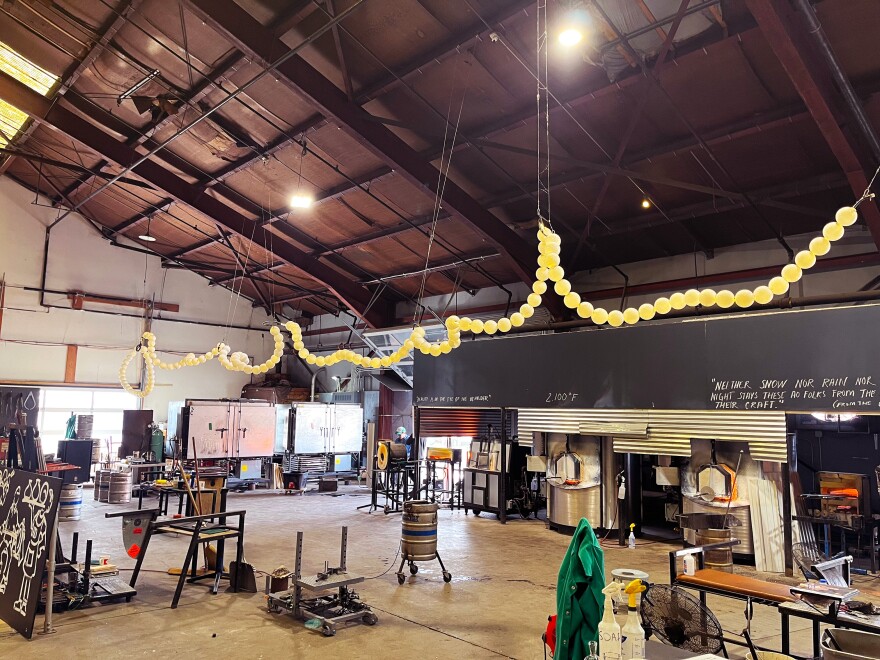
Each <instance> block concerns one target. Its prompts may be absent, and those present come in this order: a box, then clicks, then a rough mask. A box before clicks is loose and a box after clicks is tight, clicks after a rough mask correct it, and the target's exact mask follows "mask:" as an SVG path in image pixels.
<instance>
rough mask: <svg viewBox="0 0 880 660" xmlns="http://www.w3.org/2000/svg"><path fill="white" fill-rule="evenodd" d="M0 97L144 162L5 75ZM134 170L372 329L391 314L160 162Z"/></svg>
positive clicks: (0, 78) (122, 158) (118, 155)
mask: <svg viewBox="0 0 880 660" xmlns="http://www.w3.org/2000/svg"><path fill="white" fill-rule="evenodd" d="M0 98H2V99H4V100H5V101H6V102H7V103H10V104H12V105H13V106H15V107H16V108H18V109H19V110H21V111H22V112H25V113H27V114H28V115H30V116H31V117H33V118H34V119H36V120H38V121H41V122H43V123H44V124H47V125H48V126H50V127H52V128H54V129H55V130H58V131H60V132H61V133H63V134H65V135H67V136H68V137H70V138H71V139H73V140H75V141H77V142H79V143H80V144H82V145H83V146H85V147H87V148H89V149H92V150H94V151H95V152H96V153H98V154H99V155H101V156H102V157H104V158H106V159H107V160H109V161H112V162H114V163H117V164H119V165H121V166H122V167H127V166H128V165H129V164H131V163H136V162H137V161H138V160H140V158H141V157H140V154H138V153H137V152H136V151H134V150H133V149H132V148H131V147H129V146H127V145H125V144H123V143H121V142H119V141H117V140H115V139H113V138H112V137H111V136H110V135H108V134H106V133H105V132H104V131H102V130H101V129H100V128H98V127H97V126H95V125H94V124H92V123H91V122H89V121H87V120H85V119H83V118H81V117H79V116H78V115H76V114H75V113H73V112H71V111H70V110H67V109H66V108H65V107H63V106H62V105H61V104H58V103H54V102H53V101H51V100H49V99H47V98H45V97H43V96H42V95H40V94H38V93H37V92H35V91H33V90H31V89H30V88H29V87H27V86H26V85H24V84H22V83H20V82H18V81H17V80H15V79H14V78H12V77H11V76H9V75H7V74H5V73H2V72H0ZM132 171H133V172H134V173H135V174H136V175H137V176H139V177H142V178H143V179H144V180H146V181H148V182H149V183H151V184H152V185H153V186H155V187H156V188H157V189H160V190H164V191H165V192H166V194H167V195H168V196H169V197H171V198H172V199H174V200H176V201H178V202H180V203H182V204H186V205H187V206H190V207H192V208H193V209H195V210H197V211H199V212H200V213H204V214H205V215H207V216H208V217H210V218H212V219H213V220H214V221H215V222H217V223H219V224H221V225H223V226H224V227H225V228H226V229H228V230H230V231H232V232H234V233H236V234H238V235H240V236H243V237H244V238H246V239H249V240H251V241H253V242H254V243H255V244H256V245H260V246H268V245H270V244H272V247H273V249H272V252H273V253H274V254H275V255H276V256H277V257H278V258H280V259H282V260H284V261H286V262H287V263H289V264H290V265H291V266H294V267H295V268H297V269H299V270H301V271H302V272H303V273H305V274H306V275H307V276H308V277H310V278H312V279H314V280H315V281H317V282H320V283H321V284H323V285H324V286H326V287H327V288H328V289H330V290H331V291H332V292H333V293H334V294H335V295H336V296H337V297H338V298H339V299H340V300H342V301H343V302H344V303H345V304H346V305H347V306H348V307H350V308H351V309H352V311H353V312H354V313H355V314H357V315H358V316H359V317H361V318H362V320H364V321H365V322H366V323H367V324H368V325H370V326H372V327H381V326H382V325H383V324H384V323H385V321H386V319H387V318H388V317H389V316H390V312H391V309H390V305H387V304H386V303H385V301H378V302H377V301H374V300H372V296H371V295H370V292H369V291H368V290H367V289H366V288H364V287H362V286H360V285H358V284H356V283H354V282H352V281H351V279H350V278H348V277H346V276H344V275H342V274H340V273H339V272H338V271H336V270H335V269H333V268H331V267H330V266H328V265H326V264H324V263H322V262H320V261H318V260H317V259H315V258H313V257H311V256H309V255H308V254H307V253H305V252H303V251H302V250H300V249H298V248H296V247H295V246H293V245H291V244H289V243H284V244H280V243H279V242H278V241H272V237H271V235H270V234H269V233H268V232H267V231H266V230H265V229H264V228H263V227H260V226H258V223H257V222H255V221H254V220H251V219H250V218H247V217H245V216H243V215H242V214H240V213H238V212H237V211H235V210H234V209H233V208H231V207H229V206H227V205H226V204H224V203H223V202H221V201H220V200H218V199H216V198H214V197H211V196H209V195H204V194H201V193H200V192H199V190H198V189H197V188H194V187H193V186H192V185H191V184H190V183H189V182H187V181H186V180H184V179H182V178H180V177H179V176H177V175H176V174H174V173H173V172H170V171H168V170H167V169H166V168H164V167H162V166H161V165H159V164H158V163H155V162H153V161H150V160H147V161H144V162H142V163H140V164H139V165H137V166H136V167H135V168H134V169H133V170H132Z"/></svg>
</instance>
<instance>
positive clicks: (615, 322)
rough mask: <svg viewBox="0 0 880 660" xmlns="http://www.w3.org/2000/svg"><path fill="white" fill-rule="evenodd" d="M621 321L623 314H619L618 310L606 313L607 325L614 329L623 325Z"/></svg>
mask: <svg viewBox="0 0 880 660" xmlns="http://www.w3.org/2000/svg"><path fill="white" fill-rule="evenodd" d="M623 321H624V318H623V312H621V311H620V310H619V309H615V310H612V311H610V312H608V325H610V326H612V327H614V328H619V327H620V326H622V325H623Z"/></svg>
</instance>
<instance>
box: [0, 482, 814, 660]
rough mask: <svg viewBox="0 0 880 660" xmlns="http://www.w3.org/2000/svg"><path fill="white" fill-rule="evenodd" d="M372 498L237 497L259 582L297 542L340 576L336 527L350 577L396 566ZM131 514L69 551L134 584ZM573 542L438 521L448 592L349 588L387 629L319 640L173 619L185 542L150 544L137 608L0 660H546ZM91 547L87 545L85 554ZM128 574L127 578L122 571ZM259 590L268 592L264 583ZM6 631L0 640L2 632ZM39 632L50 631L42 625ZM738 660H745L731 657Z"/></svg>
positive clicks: (725, 616) (656, 559) (69, 616)
mask: <svg viewBox="0 0 880 660" xmlns="http://www.w3.org/2000/svg"><path fill="white" fill-rule="evenodd" d="M368 498H369V493H368V491H367V490H366V489H365V488H362V487H359V486H350V487H347V488H344V489H343V490H342V492H341V493H340V494H337V495H335V496H333V495H327V494H318V493H310V494H308V495H306V496H302V497H300V496H284V495H282V494H279V493H277V492H272V491H268V492H267V491H256V492H251V493H245V494H231V495H230V497H229V506H228V508H229V510H230V511H231V510H238V509H246V510H247V523H246V539H245V548H246V559H247V561H249V562H250V563H251V564H253V565H254V566H255V567H256V568H257V569H258V570H262V571H271V570H273V569H275V568H277V567H278V566H280V565H282V564H283V565H285V566H287V567H289V568H292V564H293V550H294V543H295V535H296V531H297V530H303V531H304V532H305V534H306V535H305V552H304V554H305V561H304V567H303V568H304V571H305V572H306V573H316V572H317V571H318V570H319V569H322V568H323V565H324V560H325V559H326V560H329V561H330V563H331V565H336V564H338V557H339V545H338V544H339V535H340V526H341V525H343V524H347V525H348V527H349V552H348V568H349V571H351V572H355V573H360V574H362V575H366V576H376V575H379V574H381V573H383V572H385V571H386V569H388V568H389V565H390V563H391V562H392V561H393V560H394V557H395V554H396V552H397V548H398V540H399V536H400V516H399V515H393V514H392V515H388V516H385V515H383V514H382V513H373V514H367V513H366V512H365V511H358V510H357V509H356V507H357V506H359V505H361V504H364V503H366V502H368V501H369V499H368ZM128 508H133V507H131V506H129V505H108V504H99V503H97V502H94V501H93V500H92V499H91V491H86V505H85V508H84V511H83V519H82V520H81V521H79V522H68V523H62V524H61V532H60V535H61V538H62V541H63V543H64V547H65V548H69V547H70V538H71V534H72V532H73V531H74V530H77V531H79V532H80V536H81V539H83V538H86V537H91V538H93V539H94V540H95V553H96V554H107V555H109V556H110V557H111V561H112V562H113V563H116V564H117V565H119V566H120V567H121V568H123V572H122V575H123V576H129V575H130V569H131V567H133V565H134V561H133V560H131V559H129V558H128V557H127V556H126V555H125V553H124V550H123V547H122V538H121V532H120V521H119V519H110V520H107V519H105V518H104V513H106V512H111V511H117V510H125V509H128ZM568 543H569V538H568V537H566V536H563V535H561V534H557V533H555V532H551V531H549V530H548V529H546V528H545V526H544V524H543V522H539V521H534V520H531V521H523V520H520V519H519V518H514V519H513V520H511V521H510V522H508V524H507V525H506V526H502V525H500V524H499V523H498V522H497V521H496V520H495V517H494V516H487V514H483V515H482V516H481V517H478V518H475V517H474V516H473V515H465V513H464V512H463V511H449V510H442V511H441V513H440V529H439V549H440V552H441V555H442V557H443V558H444V561H445V563H446V566H447V569H448V570H449V571H450V572H451V573H453V576H454V577H453V580H452V582H451V583H450V584H445V583H444V582H443V580H442V576H441V574H440V567H439V565H438V564H437V563H436V562H427V563H423V564H421V565H420V572H419V574H418V575H417V576H415V577H412V578H409V579H408V581H407V583H406V584H405V585H403V586H398V584H397V578H396V576H395V574H394V572H395V570H396V565H395V566H394V567H393V568H391V569H390V570H389V571H388V573H387V574H386V575H383V576H381V577H377V578H375V579H370V580H367V581H366V582H365V583H364V584H362V585H359V586H360V588H358V587H355V588H356V589H357V591H358V592H359V593H360V594H361V596H362V598H363V600H364V601H366V602H367V603H369V604H370V605H372V606H373V608H374V611H375V612H376V613H377V614H378V616H379V624H378V625H377V626H375V627H367V626H362V625H354V626H351V627H349V628H347V629H344V630H341V631H340V632H339V634H338V635H337V636H336V637H333V638H324V637H323V636H322V635H321V634H319V633H316V632H312V631H309V630H307V629H305V628H304V627H303V625H302V623H300V622H298V621H295V620H294V619H292V618H291V617H289V616H284V615H270V614H267V613H266V609H265V598H264V596H263V594H262V593H259V594H226V593H224V592H223V591H222V588H221V592H220V593H219V594H218V595H216V596H212V595H211V594H210V592H209V591H208V588H207V587H205V586H201V585H187V586H186V587H185V588H184V591H183V595H182V598H181V602H180V606H179V607H178V609H176V610H172V609H170V608H169V605H170V601H171V596H172V594H173V591H174V587H175V584H176V578H175V577H172V576H169V575H167V574H166V569H167V568H168V567H170V566H175V565H177V566H179V565H180V563H182V560H183V555H184V552H185V544H186V541H185V539H184V538H182V537H173V536H164V537H157V538H156V539H154V541H153V542H152V543H151V546H150V548H149V551H148V556H147V559H146V562H145V567H146V569H148V571H147V572H144V573H142V574H141V577H140V579H139V583H138V586H137V588H138V590H139V591H138V595H137V596H136V597H135V598H134V600H133V601H132V602H131V603H127V604H126V603H125V602H124V601H123V602H121V603H118V604H109V605H96V606H92V607H90V608H87V609H85V610H82V611H75V612H66V613H63V614H57V615H56V617H55V626H56V628H57V632H56V633H55V634H52V635H49V636H44V635H42V634H35V635H34V639H33V640H31V641H30V642H28V641H26V640H24V639H23V638H22V637H20V636H19V635H17V634H16V633H13V632H11V631H9V629H8V628H0V657H16V656H19V655H20V654H32V653H33V654H36V653H39V654H40V656H39V657H44V658H51V657H59V658H62V657H69V656H70V651H71V649H74V648H75V649H76V650H77V651H78V652H80V653H83V652H87V653H89V654H90V655H93V656H94V657H100V658H131V657H159V656H161V655H166V656H167V655H183V654H184V653H186V654H187V655H188V656H189V657H191V658H204V657H214V658H231V657H243V658H263V657H266V658H270V657H274V658H278V657H282V658H312V657H315V658H317V657H336V658H368V657H380V656H381V657H386V658H391V657H397V658H449V659H455V660H463V659H464V658H469V659H470V658H497V657H511V658H535V659H539V658H543V657H544V655H543V650H542V643H541V632H542V631H543V629H544V626H545V624H546V620H547V615H548V614H550V613H552V612H554V611H555V598H556V574H557V570H558V567H559V563H560V558H561V557H562V556H563V554H564V552H565V549H566V547H567V546H568ZM80 547H81V548H82V547H84V546H83V541H82V540H81V545H80ZM672 547H673V546H668V545H663V544H659V543H653V544H651V543H648V544H644V545H640V546H639V547H637V548H636V549H635V550H628V549H621V548H619V547H618V546H617V545H616V544H614V545H611V544H610V543H609V544H608V546H607V549H606V571H608V572H610V570H611V569H613V568H620V567H629V568H639V569H642V570H645V571H647V572H649V573H650V574H651V577H652V578H653V579H656V580H657V581H663V582H665V581H667V580H666V577H665V576H666V574H667V571H668V569H667V565H668V564H667V552H668V550H669V549H671V548H672ZM125 569H128V570H125ZM258 586H259V587H260V588H261V589H262V587H263V578H262V577H261V576H258ZM709 606H710V607H711V609H712V610H713V611H714V612H715V614H716V615H717V616H718V618H719V619H720V621H721V624H722V626H723V627H724V628H725V629H726V630H729V631H739V630H741V629H742V627H743V616H742V609H743V606H742V603H739V602H737V601H732V600H728V599H721V598H713V597H711V596H710V599H709ZM756 609H757V614H756V617H755V620H754V622H753V631H754V636H755V637H756V638H758V639H759V640H760V644H762V645H766V646H769V647H771V648H779V637H778V632H779V628H778V625H779V624H778V617H777V616H776V614H775V612H772V611H771V610H769V609H767V608H762V607H758V608H756ZM808 625H809V624H807V623H806V622H804V621H798V620H793V621H792V627H793V635H792V639H793V648H792V650H793V651H794V652H796V653H799V654H801V655H807V654H808V652H809V645H810V641H809V634H799V633H798V632H796V631H798V630H801V629H803V630H804V631H806V630H807V627H808ZM0 626H3V624H2V623H0ZM37 628H38V629H39V630H42V615H40V616H39V617H38V620H37ZM731 651H732V652H731V655H732V657H740V658H741V657H744V653H743V652H742V649H740V648H738V647H733V648H732V649H731Z"/></svg>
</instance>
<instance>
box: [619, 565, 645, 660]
mask: <svg viewBox="0 0 880 660" xmlns="http://www.w3.org/2000/svg"><path fill="white" fill-rule="evenodd" d="M645 588H646V587H645V583H644V582H642V581H641V580H638V579H636V580H633V581H632V582H630V583H629V584H628V585H626V588H625V589H624V590H623V592H624V593H625V594H626V595H627V596H629V603H628V605H627V615H626V623H625V624H623V630H622V635H623V641H622V644H621V651H622V655H623V660H642V659H643V658H644V657H645V630H644V629H643V628H642V624H641V623H640V622H639V611H638V609H637V597H638V594H639V593H641V592H642V591H644V590H645Z"/></svg>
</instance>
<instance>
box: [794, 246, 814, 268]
mask: <svg viewBox="0 0 880 660" xmlns="http://www.w3.org/2000/svg"><path fill="white" fill-rule="evenodd" d="M794 262H795V263H796V264H797V266H798V268H800V269H801V270H807V269H809V268H812V267H813V266H815V265H816V255H815V254H813V253H812V252H810V251H809V250H801V251H800V252H798V253H797V254H796V255H795V257H794Z"/></svg>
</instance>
